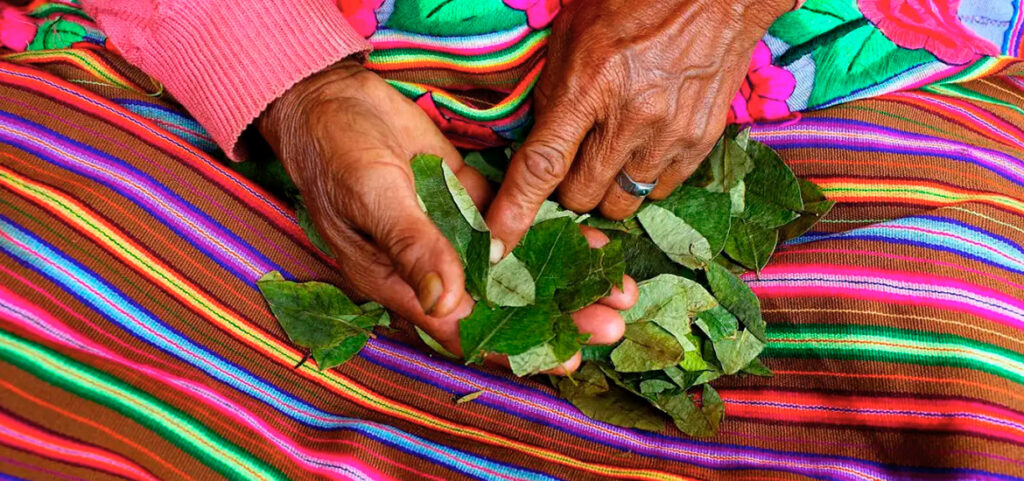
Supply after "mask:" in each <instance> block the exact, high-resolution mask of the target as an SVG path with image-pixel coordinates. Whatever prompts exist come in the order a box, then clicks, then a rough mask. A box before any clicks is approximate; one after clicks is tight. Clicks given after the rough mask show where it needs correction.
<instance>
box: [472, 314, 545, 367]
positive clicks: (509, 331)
mask: <svg viewBox="0 0 1024 481" xmlns="http://www.w3.org/2000/svg"><path fill="white" fill-rule="evenodd" d="M558 314H559V312H558V309H557V308H555V306H554V305H552V304H550V303H545V304H539V305H533V306H526V307H500V308H492V307H488V306H487V305H485V304H483V303H477V305H476V306H475V307H474V308H473V313H472V314H470V315H469V317H467V318H465V319H462V320H461V321H459V338H460V341H461V343H462V352H463V355H464V356H465V357H466V362H467V363H471V362H477V361H479V360H480V359H482V357H483V355H484V354H485V353H489V352H493V353H498V354H508V355H515V354H522V353H524V352H526V351H528V350H529V349H530V348H532V347H534V346H537V345H539V344H543V343H545V342H547V341H548V340H549V339H551V338H552V337H554V332H553V327H552V322H551V320H552V319H555V318H556V317H557V316H558Z"/></svg>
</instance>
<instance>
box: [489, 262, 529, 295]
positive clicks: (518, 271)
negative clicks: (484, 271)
mask: <svg viewBox="0 0 1024 481" xmlns="http://www.w3.org/2000/svg"><path fill="white" fill-rule="evenodd" d="M535 290H536V286H535V285H534V283H533V277H531V276H530V271H529V270H527V269H526V266H525V265H523V263H522V262H520V261H519V259H517V258H516V256H515V254H509V255H507V256H505V258H504V259H502V260H501V261H499V262H498V263H497V264H495V265H494V266H492V267H491V269H490V272H489V273H488V278H487V299H488V300H489V301H491V302H492V303H494V304H496V305H499V306H528V305H530V304H533V301H534V299H535V296H534V295H535V292H534V291H535Z"/></svg>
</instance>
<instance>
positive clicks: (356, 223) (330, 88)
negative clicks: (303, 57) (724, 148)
mask: <svg viewBox="0 0 1024 481" xmlns="http://www.w3.org/2000/svg"><path fill="white" fill-rule="evenodd" d="M793 5H794V0H733V1H722V0H673V1H655V2H639V3H638V2H630V1H626V0H602V1H600V2H598V1H576V2H573V3H571V4H570V5H569V6H567V7H565V10H564V11H563V12H561V13H560V14H559V15H558V17H557V18H556V20H555V23H554V25H553V27H552V34H551V39H550V46H549V52H548V60H547V65H546V67H545V70H544V71H543V73H542V74H541V78H540V81H539V83H538V86H537V89H536V90H535V93H534V101H535V113H536V119H537V120H536V125H535V127H534V128H533V130H532V132H531V134H530V136H529V137H528V139H527V140H526V142H525V143H524V144H523V146H522V148H521V149H520V150H519V151H518V152H517V153H516V155H515V157H514V158H513V159H512V163H511V166H510V168H509V171H508V174H507V175H506V180H505V182H504V183H503V184H502V186H501V189H500V190H499V192H498V193H497V195H496V197H494V200H493V202H490V201H491V197H492V193H491V192H490V189H489V187H488V185H487V182H486V180H485V179H484V178H483V177H482V176H481V175H480V174H479V173H478V172H476V171H475V170H473V169H472V168H470V167H468V166H466V165H465V164H464V163H463V161H462V158H461V157H460V156H459V153H458V151H457V150H456V149H455V148H454V147H453V146H452V145H451V144H450V143H449V142H448V141H447V140H446V139H445V138H444V136H443V135H442V134H441V132H440V131H439V130H438V129H437V127H435V126H434V124H433V123H432V122H431V121H430V119H429V118H428V117H427V115H426V114H425V113H423V112H422V111H421V110H420V109H419V107H417V106H416V105H415V104H413V103H412V102H411V101H410V100H408V99H406V98H405V97H404V96H402V95H401V94H399V93H398V92H397V91H396V90H395V89H393V88H391V86H390V85H388V84H387V82H385V81H384V80H383V79H381V78H380V77H378V76H377V75H375V74H373V73H372V72H369V71H367V70H364V69H363V68H362V67H361V66H360V65H359V63H358V62H356V61H354V60H345V61H342V62H339V63H338V64H336V65H335V66H333V67H332V68H329V69H327V70H324V71H322V72H320V73H318V74H316V75H313V76H311V77H310V78H307V79H306V80H304V81H302V82H300V83H298V84H297V85H295V86H294V87H293V88H291V89H290V90H289V91H288V92H287V93H286V94H285V95H283V96H282V97H281V98H279V99H278V100H276V101H275V102H274V103H273V104H271V106H270V107H269V108H268V109H267V111H266V112H265V113H264V114H263V115H262V116H261V117H260V118H259V119H258V121H257V128H258V129H259V131H260V132H261V134H262V135H263V136H264V137H265V138H266V139H267V141H268V142H269V144H270V145H271V147H272V148H273V149H274V150H275V152H276V153H277V155H278V156H279V157H280V158H281V159H282V162H284V165H285V168H286V169H287V170H288V172H289V174H291V176H292V177H293V178H294V179H295V182H296V184H297V185H298V187H299V190H300V191H301V192H302V194H303V196H304V198H305V199H306V203H307V206H308V208H309V211H310V214H311V215H312V217H313V219H314V223H315V224H316V226H317V229H318V230H319V231H320V233H321V234H322V236H323V238H324V240H325V241H326V242H327V243H328V244H329V245H330V246H331V248H332V250H333V251H334V252H335V254H336V255H337V256H338V260H339V262H338V264H339V268H340V270H341V274H342V277H343V278H344V281H345V285H344V286H342V287H343V288H345V290H346V292H348V293H350V294H351V295H353V296H356V297H363V298H370V299H373V300H375V301H377V302H379V303H381V304H383V305H384V306H386V307H388V308H390V309H391V310H393V311H395V312H396V313H398V314H399V315H401V316H402V317H405V318H407V319H409V320H410V321H412V322H413V323H415V324H417V325H418V326H420V327H421V328H422V329H424V330H425V331H427V332H428V333H429V334H430V335H431V336H432V337H434V338H435V339H437V340H438V341H439V342H441V344H442V345H444V346H445V348H447V349H449V350H450V351H452V352H455V353H459V352H460V346H459V338H458V319H460V318H462V317H464V316H466V315H467V314H468V313H469V312H470V311H471V309H472V304H473V301H472V299H471V298H470V297H469V295H468V294H467V293H466V292H465V287H464V284H465V276H464V274H463V270H462V265H461V263H460V262H459V259H458V256H457V255H456V253H455V250H454V249H453V248H452V246H451V245H450V244H449V243H448V241H447V240H446V239H445V238H444V236H443V235H442V234H441V232H440V231H439V230H438V229H437V228H436V227H435V226H434V225H433V224H432V223H431V221H430V220H429V219H428V218H427V216H426V215H425V214H424V213H423V212H422V211H421V210H420V208H419V205H418V203H417V200H416V191H415V183H414V179H413V176H412V171H411V169H410V167H409V159H410V158H412V157H413V156H414V155H415V154H418V153H432V154H436V155H440V156H441V157H442V158H444V160H445V162H446V163H447V164H448V166H449V167H451V169H452V170H453V171H454V172H455V173H456V175H457V176H458V178H459V180H461V181H462V183H463V184H464V185H465V186H466V188H467V190H468V191H469V193H470V195H471V196H472V197H473V199H474V201H475V202H476V203H477V205H478V206H479V207H484V206H486V205H488V204H490V208H489V209H488V210H487V215H486V218H487V223H488V225H489V226H490V227H491V229H492V231H493V234H494V237H495V240H496V242H495V243H494V245H492V257H493V258H494V259H497V258H500V257H501V256H502V255H503V254H504V252H506V251H509V250H511V249H512V247H514V246H515V245H516V244H517V243H518V242H519V239H520V238H521V237H522V236H523V234H524V233H525V232H526V230H527V229H528V228H529V227H530V224H531V222H532V220H533V219H534V217H535V216H536V213H537V210H538V209H539V207H540V205H541V203H542V202H543V201H544V199H546V198H547V197H548V196H549V195H551V194H552V193H553V192H555V191H556V190H557V191H558V195H559V199H560V200H561V202H562V203H563V204H564V205H565V206H566V207H569V208H572V209H574V210H579V211H586V210H591V209H594V208H599V209H600V211H601V213H602V214H604V215H605V216H608V217H612V218H622V217H626V216H628V215H630V214H632V213H633V212H634V211H635V210H636V209H637V207H639V205H640V202H641V199H639V198H636V197H632V196H630V195H628V194H626V193H625V192H623V191H622V190H621V188H619V187H618V185H617V184H616V183H615V182H614V178H615V175H616V174H617V173H618V172H619V171H620V170H622V169H625V171H626V172H627V173H629V175H630V176H631V177H632V178H633V179H635V180H637V181H641V182H649V181H653V180H655V179H657V180H658V181H659V186H658V188H657V189H656V190H655V191H654V192H653V193H652V196H654V197H656V198H657V197H663V196H665V195H667V194H668V193H669V192H671V191H672V189H674V188H675V186H677V185H678V184H679V183H680V182H682V181H683V180H684V179H685V178H686V177H687V176H688V175H689V174H690V173H691V172H692V171H693V170H694V169H695V168H696V166H697V165H698V164H699V163H700V161H701V159H703V158H704V156H705V155H707V153H708V152H709V151H710V150H711V147H712V146H713V143H714V142H715V140H716V139H717V137H718V135H719V134H720V133H721V131H722V129H723V128H724V126H725V117H726V113H727V111H728V107H729V103H730V102H731V101H732V98H733V95H734V94H735V93H736V91H737V90H738V88H739V85H740V82H741V81H742V80H743V77H744V75H745V73H746V68H747V65H748V63H749V61H750V56H751V54H752V51H753V48H754V46H755V45H756V44H757V41H758V40H759V39H760V38H761V37H762V36H763V35H764V33H765V31H766V30H767V28H768V26H769V25H770V24H771V22H772V21H773V20H774V19H775V18H776V17H778V16H779V15H781V14H782V13H784V12H786V11H787V10H789V9H791V8H792V7H793ZM585 234H586V235H587V237H588V240H589V241H590V242H591V244H592V245H601V244H603V243H604V242H607V238H606V237H605V236H604V235H603V234H601V233H600V232H596V231H592V232H585ZM636 296H637V290H636V284H635V283H634V282H633V281H632V279H628V278H627V279H626V282H625V292H613V293H612V294H611V295H610V296H609V297H608V298H606V299H603V300H602V301H600V302H598V303H597V304H594V305H592V306H589V307H587V308H584V309H582V310H580V311H578V312H576V313H575V314H574V316H573V318H574V320H575V321H576V323H577V325H578V326H579V328H580V330H581V331H582V332H585V333H590V334H591V335H592V337H591V342H594V343H612V342H615V341H617V340H618V339H619V338H620V337H621V336H622V333H623V331H624V329H625V326H624V324H623V321H622V317H621V316H620V315H619V313H618V312H617V311H616V309H627V308H629V307H630V306H632V305H633V303H635V302H636ZM499 362H500V361H499ZM578 365H579V355H577V356H576V357H575V358H573V359H571V360H570V361H568V362H567V363H566V364H565V366H564V369H563V371H565V370H569V371H571V370H573V369H575V368H576V367H577V366H578Z"/></svg>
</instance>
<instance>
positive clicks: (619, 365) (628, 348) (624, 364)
mask: <svg viewBox="0 0 1024 481" xmlns="http://www.w3.org/2000/svg"><path fill="white" fill-rule="evenodd" d="M682 358H683V346H681V345H680V344H679V341H678V340H676V338H675V337H674V336H672V334H669V332H668V331H666V330H665V329H662V328H661V327H659V326H658V325H656V324H654V323H651V322H637V323H633V324H629V325H627V326H626V335H625V336H624V338H623V340H622V342H621V343H620V344H619V346H618V347H616V348H615V350H614V351H612V355H611V359H612V364H613V365H614V366H615V370H616V371H619V372H643V371H653V370H657V369H664V368H666V367H670V366H674V365H676V364H679V361H680V360H681V359H682Z"/></svg>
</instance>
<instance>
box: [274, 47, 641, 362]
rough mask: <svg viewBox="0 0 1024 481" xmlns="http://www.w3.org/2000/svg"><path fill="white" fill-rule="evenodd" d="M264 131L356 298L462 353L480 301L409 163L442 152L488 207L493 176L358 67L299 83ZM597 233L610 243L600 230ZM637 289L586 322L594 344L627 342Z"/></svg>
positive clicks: (594, 239)
mask: <svg viewBox="0 0 1024 481" xmlns="http://www.w3.org/2000/svg"><path fill="white" fill-rule="evenodd" d="M258 128H259V130H260V132H261V134H262V135H263V136H264V137H265V138H266V139H267V141H268V143H269V144H270V145H271V147H272V148H273V149H274V150H275V152H276V153H277V155H278V157H279V158H280V159H281V161H282V162H283V164H284V166H285V168H286V170H287V171H288V173H289V175H291V177H292V179H293V180H294V181H295V184H296V186H298V188H299V190H300V192H301V193H302V195H303V198H304V199H305V202H306V205H307V208H308V209H309V212H310V215H311V217H312V218H313V221H314V224H315V225H316V227H317V230H318V231H319V232H320V234H321V236H322V237H323V238H324V240H325V241H326V242H327V244H328V245H329V246H330V247H331V251H332V252H333V253H334V254H335V255H336V256H337V260H338V263H337V264H338V269H339V270H340V272H341V276H342V280H343V285H342V288H343V289H344V290H345V292H346V293H348V294H350V295H352V296H353V297H357V298H364V299H373V300H374V301H376V302H378V303H380V304H382V305H384V306H385V307H387V308H388V309H390V310H392V311H394V312H395V313H397V314H398V315H399V316H401V317H403V318H405V319H407V320H409V321H410V322H412V323H414V324H416V325H417V326H419V327H420V328H421V329H423V330H424V331H426V332H427V333H428V334H430V336H431V337H433V338H434V339H436V340H438V342H440V343H441V344H442V345H443V346H444V347H445V348H446V349H448V350H450V351H451V352H454V353H456V354H458V353H460V352H461V349H460V343H459V335H458V321H459V319H461V318H463V317H465V316H467V315H468V314H469V313H470V312H471V311H472V308H473V301H472V299H471V298H470V296H469V295H468V294H467V293H466V292H465V287H464V283H465V276H464V271H463V267H462V264H461V262H460V261H459V258H458V255H457V254H456V253H455V250H454V249H453V248H452V246H451V244H450V243H449V242H448V240H447V239H446V238H445V237H444V236H443V235H442V234H441V232H440V231H439V230H438V229H437V227H436V226H435V225H434V224H433V222H431V221H430V219H429V218H428V217H427V216H426V215H425V214H424V213H423V211H422V210H421V209H420V207H419V203H418V202H417V199H416V188H415V180H414V178H413V174H412V171H411V168H410V163H409V159H411V158H412V157H413V156H414V155H415V154H418V153H432V154H435V155H439V156H441V157H442V158H443V159H444V160H445V162H446V163H447V164H448V166H449V167H450V168H451V169H452V171H453V172H455V174H456V176H457V177H458V178H459V180H460V181H461V182H462V184H463V185H464V186H465V187H466V189H467V191H468V192H469V194H470V196H471V197H472V198H473V200H474V202H476V204H477V205H478V207H483V206H485V205H486V203H487V202H488V200H489V198H490V194H491V192H490V187H489V185H488V184H487V181H486V180H485V179H484V178H483V176H481V175H480V174H479V173H478V172H476V171H475V170H474V169H472V168H470V167H468V166H466V165H465V164H464V163H463V161H462V158H461V156H460V155H459V153H458V151H457V150H456V149H455V148H454V147H453V146H452V145H451V144H450V143H449V142H448V141H447V140H446V139H445V138H444V136H443V135H442V134H441V132H440V131H439V130H438V129H437V127H435V126H434V124H433V123H432V122H431V121H430V119H429V118H428V117H427V115H426V114H425V113H423V111H422V110H420V108H419V107H417V106H416V105H415V104H414V103H413V102H411V101H410V100H408V99H406V98H405V97H404V96H403V95H401V94H400V93H399V92H398V91H396V90H395V89H394V88H392V87H391V86H390V85H388V84H387V82H385V81H384V80H383V79H381V78H380V77H378V76H377V75H376V74H374V73H372V72H369V71H367V70H364V69H363V68H362V67H361V66H360V65H359V64H358V63H356V62H354V61H343V62H341V63H339V64H338V65H336V66H335V67H332V68H330V69H328V70H325V71H323V72H320V73H318V74H316V75H314V76H312V77H310V78H308V79H306V80H304V81H302V82H300V83H299V84H297V85H296V86H295V87H293V88H292V89H291V90H289V91H288V92H287V93H286V94H285V95H283V96H282V97H281V98H279V99H277V100H276V101H275V102H274V103H273V104H271V106H270V107H269V108H268V110H267V111H266V112H265V113H264V114H263V115H262V116H261V117H260V119H259V120H258ZM587 237H588V239H589V240H590V241H591V243H592V244H595V245H600V244H602V243H603V242H607V238H604V240H603V241H602V237H603V234H600V233H599V232H597V233H595V232H590V233H588V234H587ZM501 253H502V252H501V249H500V248H499V249H497V252H495V256H496V257H498V256H500V254H501ZM625 290H626V292H625V293H621V292H619V293H613V295H611V296H609V298H607V299H604V300H602V303H601V304H598V305H594V306H588V307H586V308H584V309H582V310H580V311H578V312H577V313H576V314H574V316H573V318H574V319H575V320H576V322H577V325H578V326H579V328H580V330H581V331H582V332H584V333H590V334H591V335H592V339H594V342H604V343H611V342H615V341H617V340H618V339H619V338H620V337H621V336H622V332H623V330H624V325H623V322H622V318H621V316H620V315H619V314H618V312H617V311H616V310H615V308H618V309H623V308H628V307H630V306H632V304H633V303H634V302H635V300H636V284H635V283H633V282H632V280H627V283H626V288H625ZM498 362H500V360H498ZM573 362H575V365H578V364H579V359H578V356H577V358H575V359H574V361H573ZM567 364H569V363H567ZM567 367H570V368H574V366H572V365H570V366H567Z"/></svg>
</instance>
